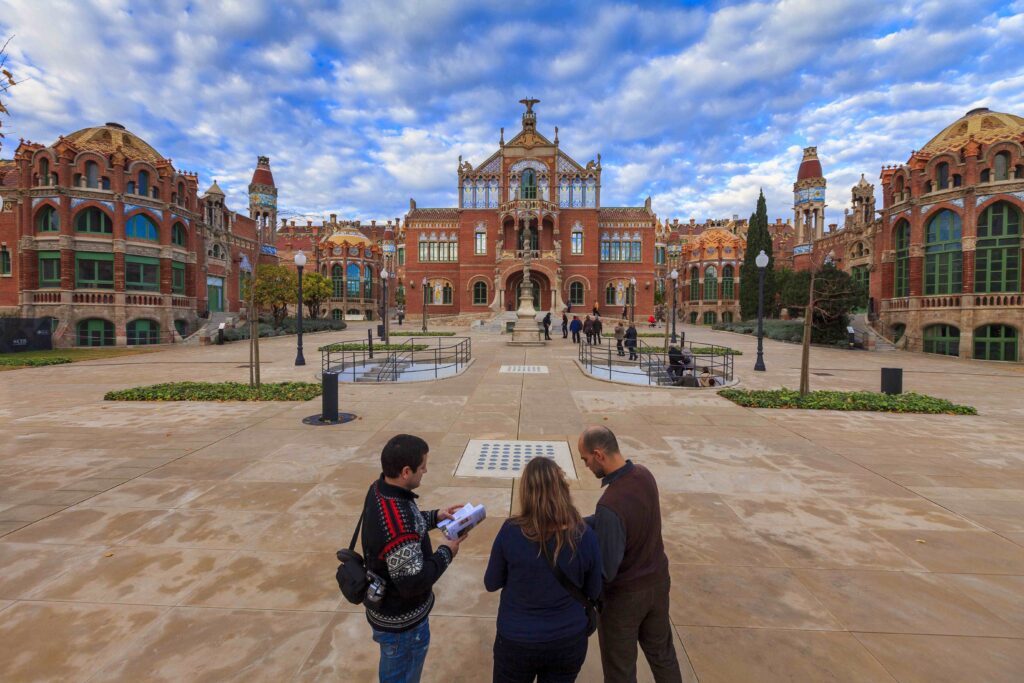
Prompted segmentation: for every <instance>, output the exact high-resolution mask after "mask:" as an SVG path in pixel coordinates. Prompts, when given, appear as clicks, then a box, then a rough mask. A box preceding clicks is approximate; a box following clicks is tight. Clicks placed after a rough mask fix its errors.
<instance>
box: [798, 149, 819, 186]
mask: <svg viewBox="0 0 1024 683" xmlns="http://www.w3.org/2000/svg"><path fill="white" fill-rule="evenodd" d="M822 177H824V176H823V175H822V172H821V162H820V161H818V148H817V147H806V148H804V158H803V161H801V162H800V170H799V171H797V174H796V179H797V180H807V179H808V178H822Z"/></svg>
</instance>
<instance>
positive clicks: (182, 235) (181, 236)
mask: <svg viewBox="0 0 1024 683" xmlns="http://www.w3.org/2000/svg"><path fill="white" fill-rule="evenodd" d="M186 235H187V233H186V232H185V226H184V225H182V224H181V223H175V224H174V225H172V226H171V244H174V245H176V246H179V247H184V246H185V240H186Z"/></svg>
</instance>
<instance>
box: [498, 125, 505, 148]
mask: <svg viewBox="0 0 1024 683" xmlns="http://www.w3.org/2000/svg"><path fill="white" fill-rule="evenodd" d="M498 144H499V145H501V146H502V147H504V146H505V128H504V126H503V127H502V129H501V139H500V140H498Z"/></svg>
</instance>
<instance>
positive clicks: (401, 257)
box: [397, 247, 405, 266]
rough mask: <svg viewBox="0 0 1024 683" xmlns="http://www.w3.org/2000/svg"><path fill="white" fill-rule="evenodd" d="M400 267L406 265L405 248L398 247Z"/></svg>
mask: <svg viewBox="0 0 1024 683" xmlns="http://www.w3.org/2000/svg"><path fill="white" fill-rule="evenodd" d="M397 251H398V265H400V266H404V265H405V247H398V250H397Z"/></svg>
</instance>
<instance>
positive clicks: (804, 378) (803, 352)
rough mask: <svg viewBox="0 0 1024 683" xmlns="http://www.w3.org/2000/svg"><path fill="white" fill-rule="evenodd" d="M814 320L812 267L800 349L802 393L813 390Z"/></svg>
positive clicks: (802, 394)
mask: <svg viewBox="0 0 1024 683" xmlns="http://www.w3.org/2000/svg"><path fill="white" fill-rule="evenodd" d="M813 322H814V269H811V287H810V291H809V292H808V293H807V308H805V309H804V338H803V344H802V347H801V349H800V395H801V396H806V395H807V394H808V393H809V392H810V391H811V372H810V371H811V325H812V324H813Z"/></svg>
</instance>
